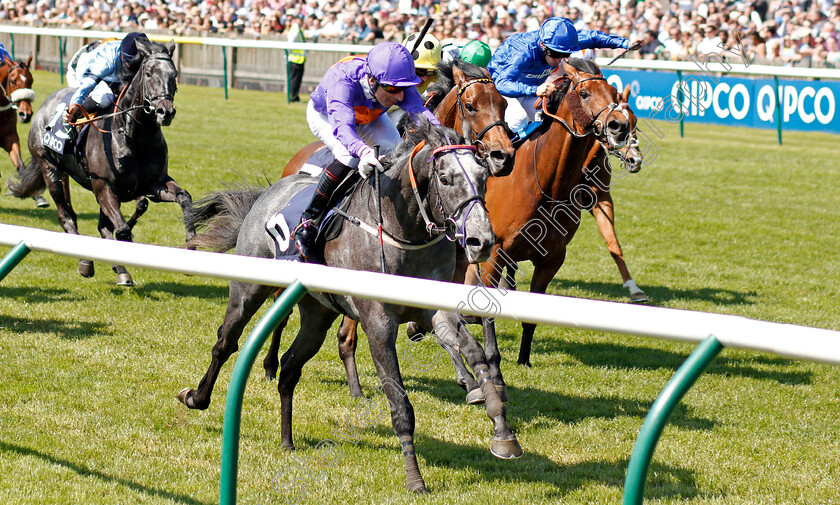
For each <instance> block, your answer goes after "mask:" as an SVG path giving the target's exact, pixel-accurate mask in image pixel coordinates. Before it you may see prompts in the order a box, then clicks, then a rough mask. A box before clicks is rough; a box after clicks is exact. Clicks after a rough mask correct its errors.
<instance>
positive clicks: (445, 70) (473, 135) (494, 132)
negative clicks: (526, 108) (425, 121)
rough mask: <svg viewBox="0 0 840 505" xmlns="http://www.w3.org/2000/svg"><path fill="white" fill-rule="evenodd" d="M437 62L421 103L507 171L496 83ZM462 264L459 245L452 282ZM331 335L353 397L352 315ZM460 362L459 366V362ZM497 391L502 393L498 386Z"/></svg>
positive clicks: (474, 70) (271, 362)
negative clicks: (425, 96)
mask: <svg viewBox="0 0 840 505" xmlns="http://www.w3.org/2000/svg"><path fill="white" fill-rule="evenodd" d="M437 68H438V79H437V82H435V83H433V84H431V85H430V86H429V88H428V90H427V96H428V98H427V100H426V103H425V105H426V107H427V108H428V109H429V110H431V111H432V112H434V113H435V116H437V118H438V120H439V121H440V123H441V124H442V125H444V126H447V127H449V128H453V129H454V130H456V131H457V132H458V133H460V134H461V135H463V136H464V137H466V138H467V139H468V140H470V141H471V142H472V143H473V144H474V145H475V146H476V149H477V154H478V155H479V157H480V158H481V159H482V160H483V162H484V163H485V164H486V165H487V166H488V168H489V169H490V173H491V174H492V175H493V176H494V177H504V176H506V175H508V174H509V173H510V172H511V170H513V161H514V152H515V150H514V148H513V144H512V143H511V140H510V131H509V129H508V127H507V124H506V123H505V121H504V117H505V108H506V107H507V101H505V99H504V97H503V96H502V94H501V93H499V91H498V90H497V89H496V85H495V84H494V83H493V80H492V79H491V78H490V74H489V73H488V72H487V69H485V68H482V67H480V66H478V65H474V64H472V63H469V62H466V61H464V60H461V59H455V60H451V61H448V62H440V63H438V64H437ZM411 122H413V120H411V118H410V117H409V116H408V115H407V114H406V115H405V116H403V119H402V120H401V121H400V124H399V125H398V126H399V128H400V130H401V131H405V129H406V128H408V127H410V126H411ZM324 148H325V147H324V144H323V143H322V142H320V141H317V142H312V143H311V144H309V145H307V146H306V147H304V148H303V149H301V150H300V151H299V152H298V153H297V154H295V156H294V157H292V159H291V160H290V161H289V163H288V164H287V165H286V168H285V169H284V170H283V175H282V177H286V176H288V175H292V174H297V173H298V172H300V170H301V168H303V165H304V164H305V163H306V161H307V160H308V159H309V157H310V156H312V154H314V153H315V152H316V151H318V150H319V149H324ZM467 265H468V262H467V261H466V259H465V257H464V255H463V254H461V252H460V249H459V251H458V255H457V268H456V270H455V277H454V279H453V281H454V282H458V283H463V282H464V273H465V272H466V269H467ZM281 292H282V289H280V290H278V291H277V293H276V296H279V293H281ZM337 336H338V352H339V356H340V357H341V360H342V362H343V363H344V367H345V370H346V372H347V382H348V386H349V388H350V395H351V396H353V397H354V398H358V397H361V396H362V388H361V385H360V383H359V375H358V372H357V369H356V357H355V356H356V346H357V342H358V334H357V331H356V321H354V320H352V319H349V318H347V317H344V318H343V319H342V321H341V326H340V328H339V330H338V335H337ZM279 345H280V338H279V334H277V333H275V334H274V336H273V337H272V339H271V344H270V345H269V348H268V352H267V354H266V357H265V359H264V360H263V368H264V369H265V373H266V378H267V379H269V380H273V379H274V378H275V377H276V375H277V367H278V366H279V360H278V352H279ZM449 351H451V352H450V355H451V357H452V359H453V360H455V359H458V360H460V358H459V357H458V356H457V352H456V351H454V350H449ZM461 363H462V364H461V367H463V362H461ZM461 369H462V368H456V370H461ZM490 372H491V374H492V375H493V377H500V376H501V371H500V370H499V369H498V366H497V364H495V363H492V364H490ZM470 379H471V377H470V378H469V379H468V378H465V377H459V379H458V382H459V383H460V384H462V385H463V386H464V387H465V388H467V387H469V386H472V388H470V389H475V388H477V387H478V384H477V383H470ZM499 380H500V379H499ZM502 395H503V398H504V392H502Z"/></svg>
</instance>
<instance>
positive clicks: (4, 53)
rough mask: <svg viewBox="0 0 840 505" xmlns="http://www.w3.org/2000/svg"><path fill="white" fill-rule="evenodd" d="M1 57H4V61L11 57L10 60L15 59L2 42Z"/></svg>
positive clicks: (0, 47)
mask: <svg viewBox="0 0 840 505" xmlns="http://www.w3.org/2000/svg"><path fill="white" fill-rule="evenodd" d="M0 58H3V60H4V61H5V59H6V58H9V59H10V60H12V59H14V58H12V55H11V54H9V52H8V51H6V46H4V45H3V43H2V42H0Z"/></svg>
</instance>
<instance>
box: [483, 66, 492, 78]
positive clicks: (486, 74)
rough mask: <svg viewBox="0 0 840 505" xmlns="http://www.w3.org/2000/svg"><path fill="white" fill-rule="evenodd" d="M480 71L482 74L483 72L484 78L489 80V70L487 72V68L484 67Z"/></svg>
mask: <svg viewBox="0 0 840 505" xmlns="http://www.w3.org/2000/svg"><path fill="white" fill-rule="evenodd" d="M481 71H482V72H484V77H486V78H488V79H491V77H490V71H489V70H487V68H486V67H481Z"/></svg>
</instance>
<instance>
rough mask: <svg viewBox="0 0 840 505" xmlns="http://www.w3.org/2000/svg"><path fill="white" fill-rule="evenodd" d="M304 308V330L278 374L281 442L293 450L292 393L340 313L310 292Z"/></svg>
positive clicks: (285, 357)
mask: <svg viewBox="0 0 840 505" xmlns="http://www.w3.org/2000/svg"><path fill="white" fill-rule="evenodd" d="M298 307H299V308H300V330H299V331H298V334H297V336H296V337H295V341H294V342H292V345H291V347H289V349H288V350H287V351H286V352H285V353H284V354H283V358H282V359H281V360H280V375H279V376H278V377H277V392H278V393H280V445H281V446H282V447H283V448H284V449H287V450H290V451H293V450H294V449H295V444H294V441H293V439H292V397H293V396H294V392H295V386H297V383H298V381H299V380H300V372H301V369H302V368H303V365H305V364H306V362H307V361H309V360H310V359H312V357H313V356H315V354H316V353H317V352H318V349H320V348H321V345H322V344H323V343H324V337H326V336H327V331H329V329H330V326H332V322H333V321H335V318H336V317H337V314H336V313H335V312H332V311H331V310H329V309H327V308H325V307H324V306H323V305H321V304H320V303H318V302H317V301H316V300H315V299H314V298H312V297H310V296H307V297H304V299H303V300H301V302H300V304H299V305H298Z"/></svg>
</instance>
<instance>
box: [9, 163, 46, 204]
mask: <svg viewBox="0 0 840 505" xmlns="http://www.w3.org/2000/svg"><path fill="white" fill-rule="evenodd" d="M17 178H18V181H20V182H15V181H14V179H11V178H9V179H8V180H7V181H6V184H7V185H8V186H9V192H11V193H12V196H15V197H17V198H31V197H33V196H37V195H40V194H41V193H43V192H44V189H45V188H46V187H47V183H46V182H45V181H44V176H43V175H42V174H41V167H39V166H38V162H37V161H36V160H35V159H34V158H33V159H31V160H29V163H27V164H26V165H25V166H24V168H23V170H21V171H20V172H19V173H18V176H17Z"/></svg>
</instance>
